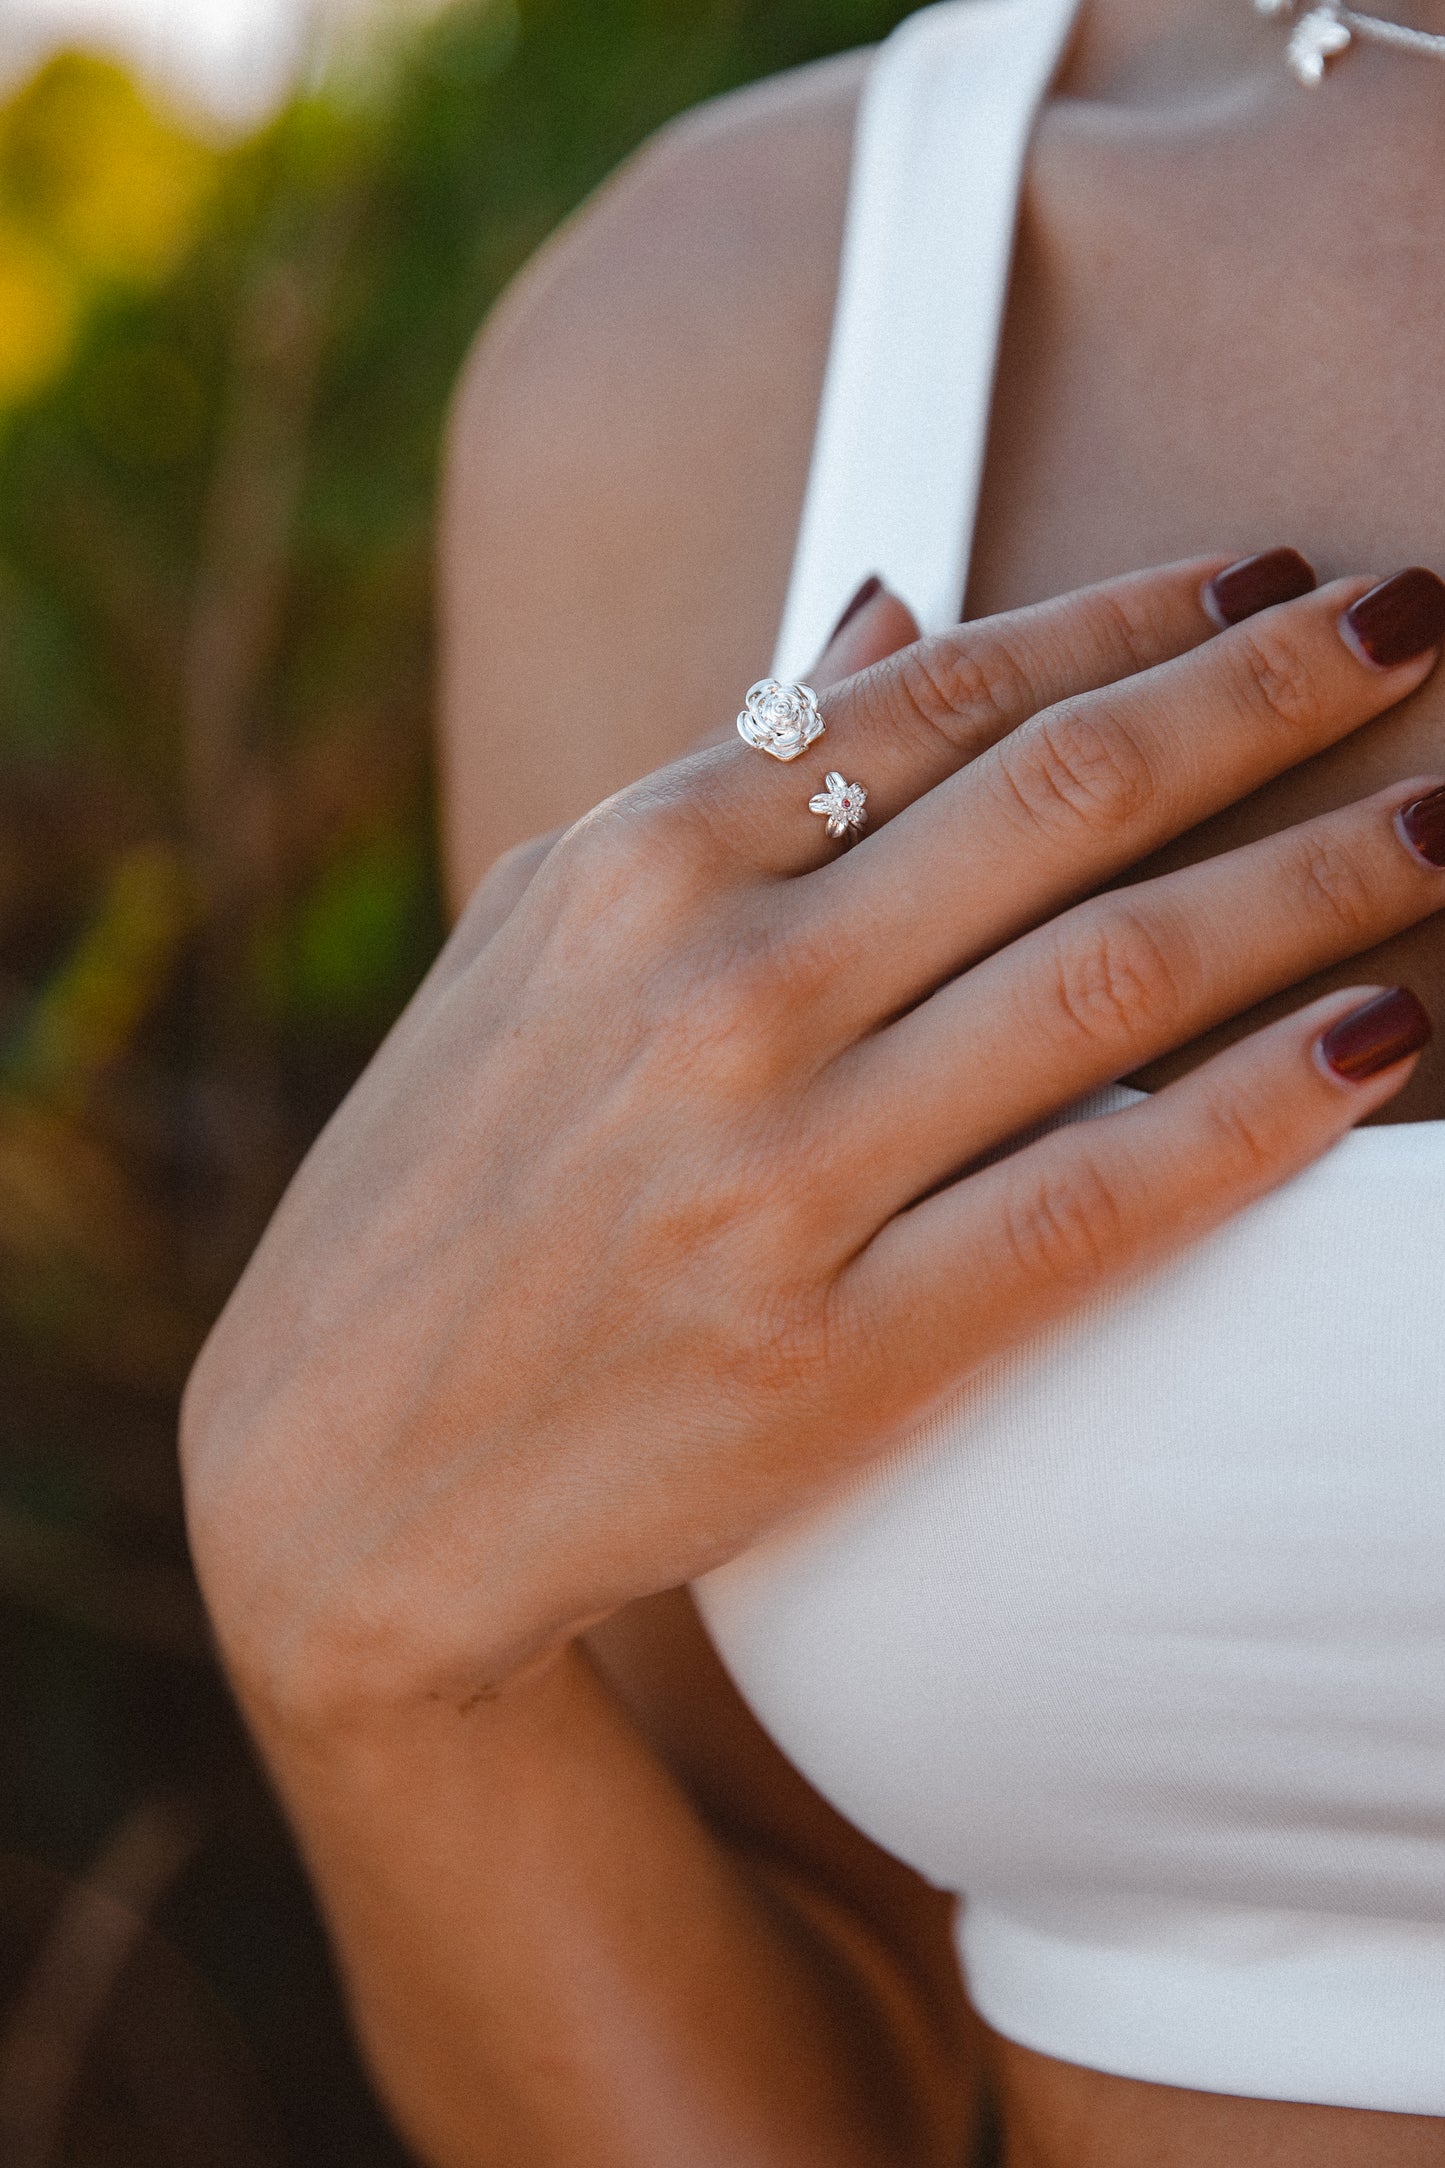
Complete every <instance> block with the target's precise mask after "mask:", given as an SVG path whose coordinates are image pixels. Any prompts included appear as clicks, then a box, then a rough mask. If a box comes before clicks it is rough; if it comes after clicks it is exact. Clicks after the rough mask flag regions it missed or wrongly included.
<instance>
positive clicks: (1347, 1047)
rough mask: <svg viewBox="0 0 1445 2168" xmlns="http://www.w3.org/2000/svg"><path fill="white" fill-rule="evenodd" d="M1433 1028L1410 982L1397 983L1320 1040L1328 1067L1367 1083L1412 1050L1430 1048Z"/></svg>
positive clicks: (1333, 1026)
mask: <svg viewBox="0 0 1445 2168" xmlns="http://www.w3.org/2000/svg"><path fill="white" fill-rule="evenodd" d="M1433 1032H1434V1026H1433V1025H1432V1024H1431V1022H1430V1019H1429V1017H1428V1016H1427V1015H1426V1013H1425V1011H1424V1009H1423V1008H1422V1006H1421V1004H1420V1003H1419V1002H1418V1001H1417V1000H1416V999H1415V996H1414V995H1413V994H1412V993H1411V992H1410V989H1409V988H1408V986H1392V987H1391V989H1390V991H1389V993H1387V994H1376V996H1375V998H1374V1000H1373V1001H1367V1002H1365V1004H1364V1005H1363V1007H1361V1008H1358V1009H1352V1010H1351V1011H1350V1013H1349V1015H1348V1016H1342V1017H1341V1018H1340V1020H1339V1022H1338V1023H1337V1024H1331V1026H1330V1028H1329V1030H1328V1031H1327V1032H1326V1033H1325V1034H1324V1037H1323V1038H1322V1039H1321V1040H1320V1041H1319V1054H1320V1059H1321V1061H1323V1062H1324V1064H1325V1066H1326V1067H1327V1068H1329V1069H1332V1070H1333V1071H1334V1073H1335V1075H1336V1076H1337V1077H1343V1078H1344V1080H1345V1082H1346V1083H1347V1084H1363V1083H1364V1082H1365V1079H1366V1078H1367V1077H1372V1076H1378V1075H1379V1074H1380V1071H1381V1070H1382V1069H1393V1068H1394V1066H1395V1064H1396V1062H1397V1061H1404V1059H1405V1057H1406V1055H1408V1054H1418V1053H1419V1051H1420V1049H1421V1047H1422V1046H1428V1045H1429V1043H1430V1040H1431V1037H1432V1035H1433Z"/></svg>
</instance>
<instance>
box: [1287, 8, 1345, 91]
mask: <svg viewBox="0 0 1445 2168" xmlns="http://www.w3.org/2000/svg"><path fill="white" fill-rule="evenodd" d="M1352 43H1353V40H1352V38H1351V35H1350V28H1349V25H1348V23H1342V22H1341V21H1340V18H1339V16H1338V15H1337V14H1336V13H1335V11H1334V9H1333V8H1331V7H1319V8H1313V9H1312V10H1311V11H1310V13H1309V14H1308V15H1305V16H1303V17H1302V18H1301V19H1300V21H1299V22H1297V23H1296V24H1295V27H1294V30H1293V31H1292V33H1291V35H1290V41H1289V46H1288V48H1287V50H1286V53H1285V58H1286V60H1287V61H1288V62H1289V67H1290V72H1291V74H1292V75H1294V77H1295V78H1296V80H1297V81H1299V82H1301V83H1308V84H1311V85H1313V84H1315V83H1319V82H1322V81H1323V79H1324V73H1325V69H1326V68H1327V67H1328V66H1329V63H1330V62H1331V61H1332V60H1336V59H1338V57H1339V55H1340V54H1341V53H1343V52H1347V51H1348V50H1349V48H1350V45H1351V44H1352Z"/></svg>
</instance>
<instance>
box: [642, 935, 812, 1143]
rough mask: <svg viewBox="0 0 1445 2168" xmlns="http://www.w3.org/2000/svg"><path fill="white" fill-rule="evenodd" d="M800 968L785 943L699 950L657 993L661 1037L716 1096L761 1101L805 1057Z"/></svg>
mask: <svg viewBox="0 0 1445 2168" xmlns="http://www.w3.org/2000/svg"><path fill="white" fill-rule="evenodd" d="M798 999H799V996H798V974H797V970H796V966H795V965H794V963H793V962H792V959H791V958H790V957H789V956H788V955H787V954H786V952H785V951H784V949H783V948H782V947H781V945H780V944H777V943H773V942H768V941H765V940H762V941H760V940H756V939H753V940H748V941H736V942H735V943H734V944H733V946H732V949H731V952H730V953H729V952H728V951H726V950H725V951H723V952H722V953H719V951H718V948H717V946H716V944H709V945H707V946H705V947H704V948H702V949H701V950H700V951H695V952H691V953H689V954H688V955H687V957H686V958H685V959H683V960H682V962H681V963H680V966H679V968H678V969H676V970H674V971H672V972H669V973H666V974H665V975H664V976H663V978H662V980H661V981H660V983H659V986H658V988H657V993H656V1003H657V1009H656V1015H655V1018H654V1028H653V1040H654V1045H655V1048H656V1050H657V1051H658V1053H659V1054H661V1055H662V1056H663V1058H665V1059H666V1060H667V1061H668V1062H669V1064H670V1065H671V1066H673V1067H675V1068H681V1069H683V1070H685V1072H686V1073H687V1075H688V1076H689V1077H690V1078H692V1079H694V1080H696V1081H698V1082H701V1083H705V1086H706V1089H707V1091H708V1093H709V1095H710V1096H712V1097H715V1098H720V1099H722V1100H726V1101H728V1102H729V1103H732V1102H734V1101H735V1102H737V1103H739V1104H741V1105H749V1106H750V1105H756V1104H757V1101H758V1099H759V1096H760V1095H761V1094H765V1093H766V1092H767V1091H768V1089H769V1088H770V1087H771V1086H773V1085H775V1084H777V1083H778V1082H779V1081H780V1080H781V1078H782V1076H783V1075H784V1073H785V1072H786V1071H787V1070H788V1069H789V1068H790V1067H794V1066H796V1062H797V1059H798V1030H797V1006H798Z"/></svg>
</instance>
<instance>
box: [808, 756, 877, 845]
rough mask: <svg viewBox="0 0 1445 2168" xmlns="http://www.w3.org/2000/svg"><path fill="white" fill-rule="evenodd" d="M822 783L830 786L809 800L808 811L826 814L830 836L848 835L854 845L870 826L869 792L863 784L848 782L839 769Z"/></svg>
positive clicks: (830, 771)
mask: <svg viewBox="0 0 1445 2168" xmlns="http://www.w3.org/2000/svg"><path fill="white" fill-rule="evenodd" d="M823 780H824V782H825V783H826V784H827V786H828V787H827V789H826V790H820V791H819V792H818V794H817V796H816V797H815V798H810V799H809V800H808V811H809V812H810V813H821V814H823V815H824V817H825V818H826V820H827V823H828V833H829V835H830V836H846V837H847V838H848V840H849V842H850V843H851V841H852V840H853V837H854V836H856V835H861V834H862V832H863V830H864V828H865V827H866V826H867V824H868V793H867V791H866V790H865V789H864V788H863V785H862V784H861V783H845V782H844V780H843V778H842V776H841V775H839V773H838V771H837V769H836V768H833V769H830V770H829V772H828V774H827V775H825V776H824V778H823Z"/></svg>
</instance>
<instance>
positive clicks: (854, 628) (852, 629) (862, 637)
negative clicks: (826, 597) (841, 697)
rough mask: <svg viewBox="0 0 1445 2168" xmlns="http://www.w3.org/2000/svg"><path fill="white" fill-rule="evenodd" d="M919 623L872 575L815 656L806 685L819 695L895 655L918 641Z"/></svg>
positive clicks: (907, 608) (904, 605)
mask: <svg viewBox="0 0 1445 2168" xmlns="http://www.w3.org/2000/svg"><path fill="white" fill-rule="evenodd" d="M919 636H920V635H919V630H918V622H917V619H916V618H915V617H914V615H913V612H912V611H911V610H910V609H909V607H908V605H907V603H906V602H900V601H899V599H898V597H897V595H895V594H893V593H891V592H890V591H889V589H888V588H886V587H885V586H884V585H883V582H882V581H881V580H880V579H879V578H878V576H877V574H876V573H875V574H874V576H873V577H872V578H871V579H868V580H865V581H864V582H863V585H862V586H861V587H860V588H859V590H858V592H857V594H856V595H855V596H854V597H853V599H852V601H851V602H850V603H849V605H848V607H847V609H846V610H845V611H844V612H843V615H842V616H841V617H840V618H839V620H838V622H837V624H836V625H835V626H834V627H833V630H832V632H831V634H830V635H829V638H828V644H827V646H826V647H825V648H824V650H823V652H822V654H821V655H820V656H819V657H818V661H817V666H816V668H815V669H814V670H813V671H812V672H811V673H810V674H809V679H808V682H809V684H810V685H813V686H815V687H816V688H817V689H818V690H819V691H820V692H821V691H824V690H825V689H826V688H827V687H828V686H829V685H838V684H841V682H842V680H843V679H844V678H849V677H852V676H854V675H855V673H856V672H857V671H859V670H867V669H868V668H869V667H870V666H871V665H872V664H873V663H875V662H882V660H883V658H884V656H885V655H896V654H897V652H898V650H899V648H900V647H908V646H910V645H911V644H912V642H913V641H915V640H916V639H918V638H919Z"/></svg>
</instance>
